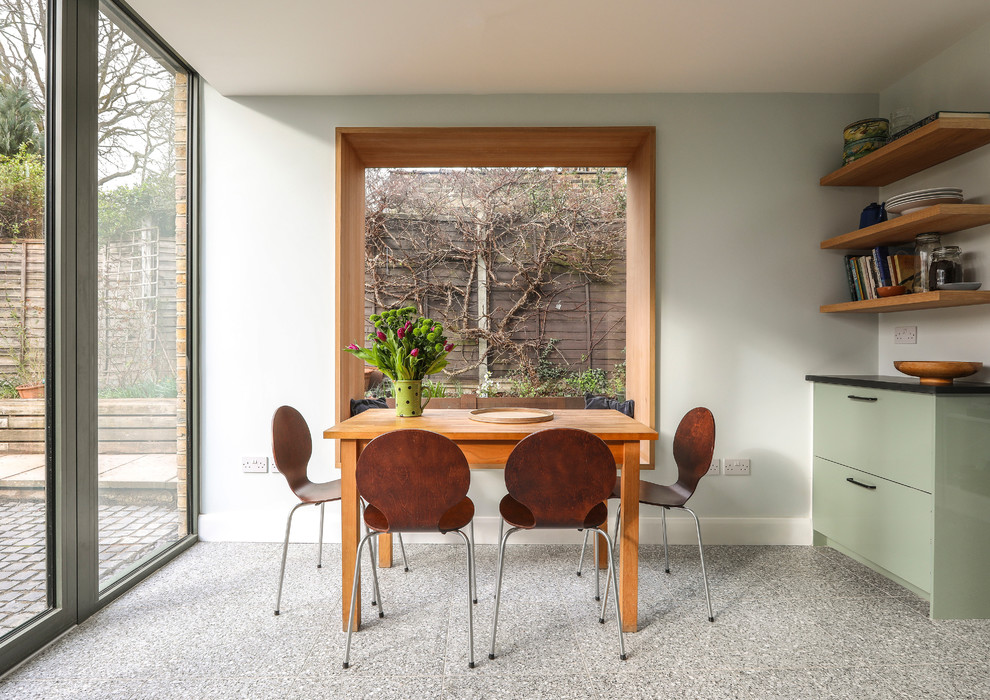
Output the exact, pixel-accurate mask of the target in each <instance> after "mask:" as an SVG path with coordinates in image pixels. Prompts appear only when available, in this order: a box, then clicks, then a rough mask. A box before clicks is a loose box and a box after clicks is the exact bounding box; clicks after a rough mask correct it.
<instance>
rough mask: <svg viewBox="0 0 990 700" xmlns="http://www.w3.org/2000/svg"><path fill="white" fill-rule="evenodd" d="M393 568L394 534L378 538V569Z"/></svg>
mask: <svg viewBox="0 0 990 700" xmlns="http://www.w3.org/2000/svg"><path fill="white" fill-rule="evenodd" d="M391 566H392V533H390V532H389V533H386V534H384V535H379V536H378V568H380V569H388V568H390V567H391Z"/></svg>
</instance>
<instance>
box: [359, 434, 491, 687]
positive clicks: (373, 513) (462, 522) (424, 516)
mask: <svg viewBox="0 0 990 700" xmlns="http://www.w3.org/2000/svg"><path fill="white" fill-rule="evenodd" d="M470 485H471V469H470V467H468V463H467V459H466V458H465V457H464V453H463V452H461V449H460V448H459V447H458V446H457V445H456V444H454V443H453V442H452V441H451V440H449V439H447V438H446V437H444V436H443V435H438V434H437V433H431V432H429V431H427V430H395V431H392V432H389V433H385V434H384V435H380V436H379V437H377V438H375V439H374V440H372V441H371V442H370V443H368V446H367V447H366V448H364V450H363V451H362V452H361V456H360V457H358V462H357V487H358V493H360V494H361V497H362V498H363V499H364V500H365V501H367V503H368V506H367V508H365V511H364V523H365V525H366V526H367V528H368V534H366V535H365V536H364V537H363V538H362V539H361V543H360V544H359V545H358V552H357V559H356V561H355V565H354V585H353V588H352V590H351V612H350V615H349V616H348V619H347V646H346V648H345V651H344V668H348V667H349V666H350V658H351V635H352V634H353V631H354V608H355V606H356V605H357V594H358V585H359V574H360V564H361V550H362V549H363V548H364V545H365V543H367V542H369V540H371V539H372V538H374V537H377V536H378V535H381V534H384V533H393V532H394V533H400V532H440V533H443V534H446V533H448V532H456V533H457V534H458V535H460V536H461V538H462V539H463V540H464V544H465V546H466V549H467V576H468V586H467V588H468V666H469V667H470V668H474V606H473V601H474V583H473V581H474V544H473V539H471V538H469V537H468V536H467V535H466V534H464V528H465V527H467V526H468V525H469V524H470V523H471V522H472V521H473V519H474V503H473V502H472V501H471V499H470V498H468V497H467V492H468V487H469V486H470ZM378 615H379V617H384V616H385V613H384V612H383V611H382V599H381V596H380V595H378Z"/></svg>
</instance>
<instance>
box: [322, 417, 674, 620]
mask: <svg viewBox="0 0 990 700" xmlns="http://www.w3.org/2000/svg"><path fill="white" fill-rule="evenodd" d="M471 413H472V412H471V411H470V410H469V409H429V408H428V409H427V410H425V411H424V412H423V415H421V416H417V417H413V418H409V417H399V416H397V415H396V413H395V410H394V409H371V410H368V411H364V412H363V413H359V414H358V415H356V416H352V417H351V418H348V419H346V420H344V421H341V422H340V423H337V424H336V425H334V426H333V427H331V428H327V429H326V430H324V431H323V437H324V439H327V440H339V441H340V470H341V533H340V534H341V590H342V593H343V595H342V600H343V611H342V622H341V624H342V626H343V628H344V629H345V631H346V628H347V621H348V616H349V614H350V600H351V590H352V583H353V581H352V572H353V571H354V563H355V558H356V557H357V553H358V545H359V542H360V531H361V528H360V512H361V509H360V500H359V494H358V489H357V481H356V469H357V462H358V458H359V457H360V455H361V451H362V450H363V449H364V447H365V446H366V445H367V444H368V443H369V442H371V441H372V440H374V439H375V438H376V437H378V436H379V435H382V434H384V433H388V432H391V431H393V430H402V429H406V428H416V429H419V430H429V431H432V432H435V433H439V434H441V435H444V436H445V437H447V438H449V439H450V440H452V441H453V442H454V443H455V444H456V445H457V446H458V447H459V448H460V449H461V451H462V452H463V453H464V456H465V457H466V458H467V461H468V464H469V465H470V466H471V468H472V469H502V468H504V467H505V462H506V459H507V458H508V456H509V453H510V452H512V449H513V447H515V445H516V444H517V443H518V442H519V441H520V440H522V439H523V438H525V437H526V436H527V435H531V434H532V433H534V432H537V431H539V430H546V429H549V428H578V429H581V430H586V431H588V432H590V433H593V434H595V435H597V436H598V437H600V438H601V439H602V440H603V441H604V442H605V444H607V445H608V447H609V449H610V450H611V452H612V455H613V456H614V457H615V463H616V467H617V469H619V470H621V471H622V473H623V479H622V491H621V494H620V496H621V497H620V505H621V508H622V511H621V525H620V534H621V536H620V538H619V541H618V543H617V545H618V550H619V565H618V574H619V591H618V601H619V605H620V610H621V612H622V627H623V629H624V630H625V631H626V632H635V631H636V628H637V620H638V602H639V599H638V593H639V591H638V586H639V473H640V469H641V468H647V469H649V468H652V467H651V466H650V465H649V464H646V465H642V464H641V463H640V461H641V447H640V443H641V441H643V440H656V439H657V438H658V437H659V435H658V434H657V431H656V430H654V429H653V428H651V427H649V426H647V425H644V424H643V423H640V422H639V421H637V420H635V419H633V418H630V417H629V416H626V415H625V414H623V413H621V412H619V411H616V410H612V409H554V410H553V412H552V413H553V417H552V419H551V420H549V421H543V422H538V423H536V422H534V423H488V422H480V421H477V420H473V419H472V416H471ZM600 550H601V552H600V553H601V556H602V561H600V562H599V566H603V567H604V563H605V559H604V556H605V550H606V548H605V547H601V548H600ZM379 557H380V565H382V566H391V559H392V541H391V535H389V534H383V535H381V536H379ZM358 585H359V586H360V582H359V584H358ZM356 601H357V602H356V604H355V610H354V619H355V629H358V628H359V626H360V621H361V596H360V590H359V591H358V596H357V598H356Z"/></svg>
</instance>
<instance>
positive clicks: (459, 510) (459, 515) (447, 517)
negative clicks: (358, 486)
mask: <svg viewBox="0 0 990 700" xmlns="http://www.w3.org/2000/svg"><path fill="white" fill-rule="evenodd" d="M472 518H474V501H472V500H471V499H470V498H468V497H467V496H465V497H464V499H463V500H461V502H460V503H458V504H457V505H455V506H454V507H453V508H451V509H450V510H448V511H447V512H446V513H444V514H443V515H441V516H440V522H439V523H437V525H435V526H434V527H431V528H428V529H425V530H424V532H432V531H434V530H440V532H453V531H454V530H460V529H461V528H463V527H465V526H466V525H467V524H468V523H470V522H471V519H472ZM364 522H365V524H366V525H367V526H368V527H369V528H370V529H372V530H374V531H375V532H388V531H389V529H388V518H386V517H385V514H384V513H382V512H381V511H380V510H379V509H378V508H375V506H373V505H371V504H370V503H369V504H368V505H367V506H366V507H365V509H364Z"/></svg>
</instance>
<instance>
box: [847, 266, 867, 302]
mask: <svg viewBox="0 0 990 700" xmlns="http://www.w3.org/2000/svg"><path fill="white" fill-rule="evenodd" d="M849 269H850V270H852V274H853V280H854V281H855V283H856V301H862V300H863V299H865V298H866V293H865V292H864V291H863V290H864V289H865V287H864V286H863V277H862V275H860V272H859V256H858V255H850V256H849Z"/></svg>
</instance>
